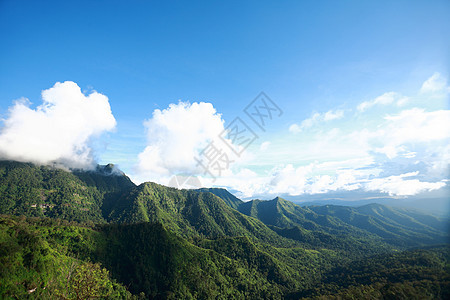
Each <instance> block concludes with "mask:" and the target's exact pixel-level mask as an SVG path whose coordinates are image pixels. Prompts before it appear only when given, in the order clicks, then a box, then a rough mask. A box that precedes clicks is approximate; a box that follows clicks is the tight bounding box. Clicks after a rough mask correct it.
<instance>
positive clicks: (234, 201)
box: [197, 188, 244, 209]
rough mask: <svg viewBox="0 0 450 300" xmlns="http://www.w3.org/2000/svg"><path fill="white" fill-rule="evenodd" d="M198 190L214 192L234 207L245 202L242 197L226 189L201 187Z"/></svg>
mask: <svg viewBox="0 0 450 300" xmlns="http://www.w3.org/2000/svg"><path fill="white" fill-rule="evenodd" d="M197 191H200V192H209V193H212V194H214V195H216V196H217V197H219V198H220V199H222V200H223V201H225V203H226V204H228V205H229V206H230V207H231V208H234V209H237V208H238V207H239V205H241V204H242V203H244V202H243V201H242V200H241V199H239V198H237V197H236V196H234V195H233V194H232V193H230V192H229V191H227V190H226V189H221V188H201V189H198V190H197Z"/></svg>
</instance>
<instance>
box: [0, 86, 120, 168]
mask: <svg viewBox="0 0 450 300" xmlns="http://www.w3.org/2000/svg"><path fill="white" fill-rule="evenodd" d="M42 99H43V103H42V104H41V105H39V106H38V107H37V108H36V109H32V108H30V104H31V103H30V102H29V101H28V100H26V99H21V100H19V101H17V102H16V103H15V104H14V105H13V106H12V107H10V109H9V116H8V118H7V119H5V120H4V126H3V127H2V128H1V132H0V156H1V157H2V158H4V159H13V160H18V161H27V162H28V161H29V162H35V163H39V164H49V163H55V164H62V165H64V166H66V167H73V168H90V167H92V165H93V163H94V160H93V157H92V149H91V147H90V146H89V142H90V140H91V138H92V137H95V136H98V135H100V134H102V133H103V132H105V131H111V130H112V129H114V127H115V125H116V120H115V119H114V116H113V114H112V112H111V108H110V105H109V102H108V98H107V97H106V96H105V95H102V94H100V93H97V92H92V93H91V94H89V95H84V94H83V93H82V92H81V89H80V88H79V87H78V85H77V84H76V83H75V82H72V81H66V82H63V83H60V82H57V83H56V84H55V85H54V87H52V88H50V89H48V90H44V91H43V92H42Z"/></svg>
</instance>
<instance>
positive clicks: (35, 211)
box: [0, 161, 134, 222]
mask: <svg viewBox="0 0 450 300" xmlns="http://www.w3.org/2000/svg"><path fill="white" fill-rule="evenodd" d="M133 186H134V184H133V183H132V182H131V181H130V179H129V178H128V177H126V176H125V175H124V174H120V173H117V172H113V171H112V166H111V165H109V166H99V167H98V168H97V170H95V171H73V172H69V171H65V170H62V169H58V168H52V167H48V166H37V165H34V164H31V163H21V162H15V161H0V195H1V196H0V197H1V201H0V214H13V215H25V216H40V217H43V216H46V217H51V218H62V219H66V220H73V221H92V222H105V220H104V218H103V212H102V207H103V205H104V200H105V199H106V200H107V201H106V202H111V201H114V200H117V198H118V197H119V194H120V193H121V191H124V190H128V189H130V188H132V187H133Z"/></svg>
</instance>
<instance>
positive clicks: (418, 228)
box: [309, 204, 448, 247]
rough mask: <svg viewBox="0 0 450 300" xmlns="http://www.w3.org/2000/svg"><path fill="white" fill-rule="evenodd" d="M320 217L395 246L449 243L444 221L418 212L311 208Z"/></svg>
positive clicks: (370, 207) (376, 206)
mask: <svg viewBox="0 0 450 300" xmlns="http://www.w3.org/2000/svg"><path fill="white" fill-rule="evenodd" d="M309 208H310V209H311V210H313V211H315V212H316V213H319V214H324V215H328V216H333V217H335V218H338V219H339V220H341V221H343V222H345V223H347V224H350V225H353V226H355V227H358V228H361V229H363V230H366V231H368V232H371V233H373V234H376V235H378V236H380V237H381V238H383V240H384V241H386V242H388V243H390V244H393V245H397V246H406V247H411V246H420V245H432V244H439V243H446V242H448V233H447V232H446V231H445V230H444V228H446V226H448V224H447V222H445V220H441V219H439V218H436V217H434V216H431V215H427V214H422V213H419V212H410V211H408V210H405V209H400V208H392V207H388V206H384V205H381V204H369V205H365V206H361V207H358V208H353V207H348V206H336V205H325V206H311V207H309Z"/></svg>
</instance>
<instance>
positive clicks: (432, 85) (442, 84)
mask: <svg viewBox="0 0 450 300" xmlns="http://www.w3.org/2000/svg"><path fill="white" fill-rule="evenodd" d="M445 90H446V91H447V92H448V91H449V89H448V87H447V79H446V78H445V77H444V76H442V75H441V74H440V73H438V72H436V73H434V74H433V75H432V76H431V77H430V78H428V79H427V80H426V81H425V82H424V83H423V84H422V87H421V89H420V92H421V93H436V92H440V91H445Z"/></svg>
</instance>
